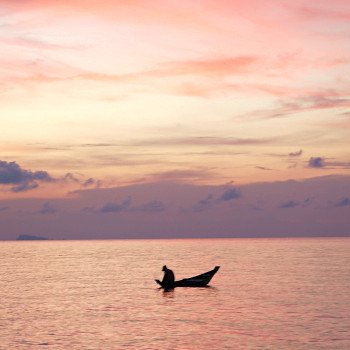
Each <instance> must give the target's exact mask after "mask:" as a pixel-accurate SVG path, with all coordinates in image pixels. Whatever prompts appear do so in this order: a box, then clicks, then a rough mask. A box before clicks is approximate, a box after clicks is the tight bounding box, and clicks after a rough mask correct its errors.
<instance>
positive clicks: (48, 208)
mask: <svg viewBox="0 0 350 350" xmlns="http://www.w3.org/2000/svg"><path fill="white" fill-rule="evenodd" d="M56 212H57V209H56V208H55V206H54V205H53V204H52V203H50V202H45V203H44V204H43V206H42V208H41V209H40V210H39V213H40V214H43V215H48V214H55V213H56Z"/></svg>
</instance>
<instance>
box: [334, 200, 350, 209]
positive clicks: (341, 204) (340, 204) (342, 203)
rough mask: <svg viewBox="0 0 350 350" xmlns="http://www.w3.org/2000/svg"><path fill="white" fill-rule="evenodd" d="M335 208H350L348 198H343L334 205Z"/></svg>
mask: <svg viewBox="0 0 350 350" xmlns="http://www.w3.org/2000/svg"><path fill="white" fill-rule="evenodd" d="M334 206H335V207H347V206H350V198H343V199H341V200H339V201H338V202H336V203H335V204H334Z"/></svg>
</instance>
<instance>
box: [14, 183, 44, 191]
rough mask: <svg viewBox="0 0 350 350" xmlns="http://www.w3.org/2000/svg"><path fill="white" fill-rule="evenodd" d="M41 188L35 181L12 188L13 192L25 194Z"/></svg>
mask: <svg viewBox="0 0 350 350" xmlns="http://www.w3.org/2000/svg"><path fill="white" fill-rule="evenodd" d="M37 187H39V185H38V183H37V182H35V181H33V182H24V183H22V184H20V185H17V186H14V187H12V188H11V191H12V192H15V193H16V192H24V191H29V190H33V189H34V188H37Z"/></svg>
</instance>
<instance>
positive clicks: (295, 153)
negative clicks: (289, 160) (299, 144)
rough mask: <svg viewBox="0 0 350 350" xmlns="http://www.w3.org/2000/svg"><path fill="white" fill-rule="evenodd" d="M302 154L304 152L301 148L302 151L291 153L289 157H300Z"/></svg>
mask: <svg viewBox="0 0 350 350" xmlns="http://www.w3.org/2000/svg"><path fill="white" fill-rule="evenodd" d="M302 154H303V150H302V149H301V150H300V151H297V152H291V153H289V154H288V156H289V157H300V156H301V155H302Z"/></svg>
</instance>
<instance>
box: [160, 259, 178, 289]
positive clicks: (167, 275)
mask: <svg viewBox="0 0 350 350" xmlns="http://www.w3.org/2000/svg"><path fill="white" fill-rule="evenodd" d="M162 270H163V271H164V277H163V281H162V286H163V288H164V289H173V288H174V282H175V275H174V272H173V271H172V270H170V269H168V268H167V267H166V265H164V266H163V269H162Z"/></svg>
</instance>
